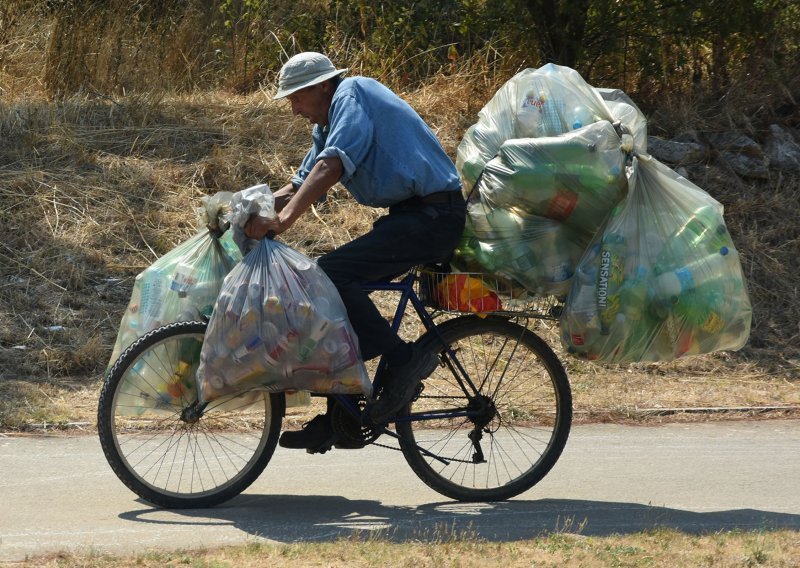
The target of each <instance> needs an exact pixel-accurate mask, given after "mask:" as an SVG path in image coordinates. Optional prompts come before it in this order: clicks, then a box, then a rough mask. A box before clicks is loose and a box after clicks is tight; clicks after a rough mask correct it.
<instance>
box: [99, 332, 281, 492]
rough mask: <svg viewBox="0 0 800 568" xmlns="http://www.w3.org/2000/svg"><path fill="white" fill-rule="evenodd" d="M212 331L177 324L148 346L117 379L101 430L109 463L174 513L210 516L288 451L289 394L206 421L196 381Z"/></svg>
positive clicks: (220, 410) (105, 397) (231, 408)
mask: <svg viewBox="0 0 800 568" xmlns="http://www.w3.org/2000/svg"><path fill="white" fill-rule="evenodd" d="M205 330H206V324H205V323H202V322H180V323H173V324H169V325H166V326H164V327H161V328H159V329H156V330H154V331H152V332H150V333H148V334H147V335H145V336H143V337H141V338H140V339H138V340H137V341H136V342H135V343H133V344H132V345H131V346H130V347H128V349H126V350H125V352H123V354H122V355H121V356H120V358H119V359H118V360H117V361H116V363H115V364H114V366H113V367H112V369H111V371H110V372H109V374H108V376H107V378H106V381H105V383H104V384H103V388H102V391H101V394H100V401H99V405H98V414H97V427H98V432H99V435H100V443H101V445H102V447H103V452H104V453H105V455H106V459H107V460H108V463H109V464H110V465H111V468H112V469H113V470H114V473H116V474H117V477H119V478H120V480H121V481H122V482H123V483H124V484H125V485H126V486H128V487H129V488H130V489H131V490H132V491H133V492H134V493H136V494H137V495H139V496H140V497H142V498H143V499H146V500H147V501H149V502H151V503H153V504H155V505H158V506H161V507H166V508H187V507H210V506H212V505H216V504H219V503H221V502H223V501H226V500H228V499H230V498H232V497H234V496H236V495H238V494H239V493H241V492H242V491H244V489H246V488H247V487H248V486H249V485H250V484H251V483H252V482H253V481H255V480H256V478H257V477H258V476H259V475H260V474H261V472H262V471H263V470H264V468H265V467H266V465H267V463H268V462H269V460H270V458H271V457H272V454H273V453H274V451H275V447H276V445H277V442H278V434H279V433H280V427H281V420H282V417H283V407H284V402H283V401H284V398H283V394H272V395H270V394H269V393H266V392H263V391H249V392H246V393H243V394H241V395H238V396H236V397H227V398H224V399H220V400H215V401H212V402H210V403H209V404H208V405H207V406H206V407H205V409H204V410H203V412H202V414H201V415H200V416H199V418H198V417H197V416H196V415H195V416H192V414H191V412H189V411H187V410H186V409H187V408H189V407H191V405H192V404H193V403H194V401H195V400H196V395H197V393H196V388H195V374H196V372H197V367H198V365H199V360H200V349H201V347H202V343H203V337H204V335H205Z"/></svg>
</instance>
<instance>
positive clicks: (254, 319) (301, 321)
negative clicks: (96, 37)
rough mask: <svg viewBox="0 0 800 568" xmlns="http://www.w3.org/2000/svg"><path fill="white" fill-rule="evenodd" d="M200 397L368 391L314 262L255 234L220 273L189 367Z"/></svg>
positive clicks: (348, 330) (338, 304)
mask: <svg viewBox="0 0 800 568" xmlns="http://www.w3.org/2000/svg"><path fill="white" fill-rule="evenodd" d="M197 382H198V390H199V395H200V399H201V400H203V401H206V402H208V401H211V400H214V399H217V398H219V397H221V396H224V395H228V394H233V393H237V392H243V391H247V390H250V389H254V388H262V389H266V390H269V391H273V392H284V391H296V390H299V391H311V392H316V393H339V394H365V395H369V394H370V393H371V383H370V380H369V375H368V373H367V370H366V367H365V365H364V362H363V361H362V360H361V355H360V351H359V348H358V340H357V338H356V336H355V333H354V332H353V329H352V326H351V325H350V322H349V321H348V319H347V311H346V309H345V307H344V304H343V303H342V300H341V298H340V297H339V293H338V291H337V290H336V288H335V287H334V285H333V283H332V282H331V281H330V279H329V278H328V277H327V275H326V274H325V273H324V272H323V271H322V269H320V268H319V267H318V266H317V264H316V263H315V262H314V261H312V260H310V259H309V258H307V257H305V256H304V255H302V254H301V253H299V252H297V251H296V250H294V249H292V248H291V247H289V246H287V245H285V244H283V243H280V242H278V241H274V240H269V239H263V240H261V241H260V242H258V244H257V245H256V246H255V248H253V249H252V250H251V251H250V252H249V253H248V254H247V255H246V256H245V257H244V259H243V260H242V262H240V263H239V264H238V265H237V266H236V267H235V268H234V269H233V270H232V271H231V273H230V274H229V275H228V277H227V278H226V279H225V283H224V284H223V286H222V290H221V292H220V295H219V298H218V299H217V302H216V304H215V306H214V313H213V315H212V317H211V321H210V322H209V325H208V331H207V332H206V338H205V341H204V343H203V348H202V351H201V353H200V368H199V369H198V372H197Z"/></svg>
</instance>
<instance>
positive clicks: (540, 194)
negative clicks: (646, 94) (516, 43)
mask: <svg viewBox="0 0 800 568" xmlns="http://www.w3.org/2000/svg"><path fill="white" fill-rule="evenodd" d="M615 113H616V114H615ZM628 125H629V126H628ZM645 143H646V121H645V119H644V116H643V115H642V114H641V112H640V111H639V110H638V108H636V106H635V105H634V104H633V103H632V102H631V101H630V99H628V98H627V97H626V96H625V95H624V93H622V92H621V91H608V90H604V91H602V92H601V91H599V90H597V89H594V88H593V87H591V86H590V85H588V84H587V83H586V82H585V81H584V80H583V79H582V78H581V76H580V75H579V74H578V73H577V72H576V71H574V70H573V69H570V68H568V67H561V66H557V65H553V64H548V65H545V66H544V67H541V68H539V69H526V70H524V71H522V72H520V73H518V74H517V75H516V76H514V77H513V78H512V79H511V80H509V81H508V82H507V83H506V84H505V85H504V86H503V87H502V88H501V89H500V90H499V91H498V92H497V93H496V94H495V96H494V97H493V98H492V100H490V101H489V103H488V104H487V105H486V106H485V107H484V108H483V109H482V110H481V112H480V113H479V121H478V123H477V124H475V125H474V126H473V127H471V128H470V129H469V130H468V131H467V133H466V134H465V136H464V139H463V140H462V142H461V144H460V145H459V148H458V153H457V159H456V165H457V166H458V168H459V171H460V172H461V176H462V179H463V182H464V185H465V187H466V188H467V189H468V190H469V201H470V202H471V203H472V204H475V203H478V204H480V207H471V208H470V209H469V211H468V213H469V217H470V220H471V221H472V223H471V224H469V223H468V231H467V233H466V234H465V237H466V238H467V242H466V243H465V246H462V247H460V248H459V252H464V251H466V253H467V254H466V256H467V257H469V259H470V260H474V259H478V264H479V265H480V266H481V267H482V269H483V270H485V271H488V272H490V273H494V274H497V275H505V276H510V277H512V278H514V279H515V280H517V281H518V282H519V283H520V284H522V285H523V286H524V287H525V288H526V289H527V290H528V291H529V292H531V293H533V294H537V295H541V294H555V295H559V296H563V295H564V293H565V291H566V289H567V288H568V286H569V282H568V280H569V278H571V276H572V273H573V272H574V265H575V264H576V263H577V261H578V259H579V258H580V255H581V253H582V252H583V250H584V249H585V247H586V246H587V245H588V244H589V242H590V241H591V239H592V238H593V236H594V234H595V233H596V231H597V229H598V228H599V227H600V226H601V225H602V223H603V221H604V220H605V218H606V216H607V215H608V214H609V212H610V211H611V209H612V208H613V207H614V206H615V205H616V204H617V203H619V201H620V200H621V199H622V198H623V197H624V196H625V193H626V191H627V179H626V176H625V163H626V160H627V155H628V152H630V151H631V150H632V149H633V148H634V145H635V144H641V145H642V147H643V146H644V144H645ZM492 210H497V211H498V212H499V213H500V214H501V215H502V214H504V213H503V212H504V211H511V212H513V213H515V214H516V215H518V216H521V217H523V218H526V219H533V218H538V219H539V220H538V221H536V224H537V225H538V228H539V230H537V231H531V232H525V233H523V232H520V231H517V232H516V233H514V231H513V230H508V231H504V232H503V233H502V235H499V236H498V235H494V236H491V237H490V238H489V239H486V238H484V237H485V235H483V234H481V232H480V230H478V231H477V232H476V231H474V230H473V234H472V235H470V234H469V227H470V225H472V226H473V227H474V226H476V225H481V224H482V222H483V219H482V218H481V217H485V216H486V214H487V213H486V212H490V211H492ZM530 224H531V223H530V222H528V223H526V224H525V229H527V228H528V227H529V226H530ZM559 225H560V226H561V227H559ZM544 228H546V229H547V230H544ZM470 236H474V237H477V241H478V242H476V243H473V244H474V245H475V246H474V247H472V248H471V247H470V246H469V237H470ZM551 237H556V239H555V240H553V239H552V238H551ZM498 238H501V239H502V240H503V241H504V242H497V241H498ZM533 238H535V239H536V241H534V240H532V239H533ZM534 253H538V256H537V255H536V254H534ZM532 255H533V256H532ZM491 257H494V258H491ZM555 258H558V259H560V260H559V262H558V266H561V267H566V268H567V269H566V270H562V271H560V272H559V271H556V273H554V272H553V260H554V259H555ZM543 262H549V263H550V264H549V265H548V264H542V263H543ZM455 263H456V265H457V266H458V265H459V263H460V264H461V265H462V266H464V265H465V264H468V262H466V261H465V259H464V258H463V257H462V258H456V261H455ZM531 263H534V266H528V265H529V264H531ZM523 265H524V266H523ZM564 274H567V276H566V280H562V279H561V278H560V276H561V275H564Z"/></svg>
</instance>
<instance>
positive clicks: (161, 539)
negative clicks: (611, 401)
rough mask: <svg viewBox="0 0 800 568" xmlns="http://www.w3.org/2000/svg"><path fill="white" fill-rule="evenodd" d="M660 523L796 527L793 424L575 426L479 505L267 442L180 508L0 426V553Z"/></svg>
mask: <svg viewBox="0 0 800 568" xmlns="http://www.w3.org/2000/svg"><path fill="white" fill-rule="evenodd" d="M662 526H666V527H674V528H677V529H680V530H683V531H686V532H691V533H701V532H707V531H718V530H727V529H735V528H741V529H758V528H777V527H786V528H793V529H797V530H800V421H794V420H793V421H789V420H787V421H763V422H758V421H757V422H727V423H708V424H672V425H665V426H653V427H631V426H617V425H594V426H582V427H575V428H574V429H573V433H572V436H571V437H570V440H569V442H568V444H567V448H566V450H565V452H564V454H563V456H562V457H561V459H560V460H559V462H558V463H557V464H556V466H555V468H554V469H553V470H552V471H551V473H550V474H549V475H548V476H547V477H546V478H545V479H544V480H543V481H542V482H541V483H539V485H537V486H536V487H534V488H533V489H532V490H530V491H528V492H527V493H524V494H523V495H521V496H520V497H518V498H516V499H514V500H512V501H508V502H505V503H493V504H462V503H458V502H454V501H450V500H447V499H445V498H443V497H441V496H440V495H438V494H437V493H435V492H433V491H432V490H430V489H428V487H427V486H426V485H424V484H423V483H422V482H421V481H420V480H418V479H417V478H416V477H415V476H414V474H413V472H412V471H411V469H410V468H409V467H408V466H407V465H406V464H405V461H404V460H403V457H402V455H401V454H400V453H399V452H394V451H391V450H388V449H382V448H374V447H371V448H367V449H364V450H358V451H352V450H351V451H347V450H335V451H333V452H331V453H328V454H326V455H321V456H310V455H307V454H305V453H304V452H302V451H290V450H284V449H281V448H278V450H277V452H276V454H275V457H274V458H273V461H272V462H271V463H270V465H269V467H268V468H267V470H266V471H265V472H264V474H263V475H262V476H261V478H260V479H259V480H258V481H257V482H256V483H255V484H254V485H253V486H252V487H251V488H250V489H249V490H248V491H247V492H246V493H244V494H242V495H241V496H239V497H237V498H235V499H233V500H231V501H229V502H228V503H227V504H225V505H224V506H220V507H217V508H213V509H206V510H188V511H180V512H175V511H165V510H159V509H155V508H153V507H151V506H149V505H148V504H147V503H145V502H143V501H141V500H139V499H138V498H137V497H136V496H135V495H134V494H133V493H131V492H130V491H129V490H128V489H127V488H126V487H125V486H124V485H122V483H121V482H119V481H118V480H117V478H116V477H115V476H114V474H113V472H112V471H111V469H110V468H109V467H108V465H107V464H106V462H105V458H104V457H103V454H102V451H101V449H100V445H99V442H98V441H97V438H96V437H94V436H71V437H39V436H37V437H30V436H3V435H0V561H14V560H21V559H24V558H25V557H30V556H33V555H39V554H43V553H48V552H55V551H67V550H73V551H77V550H82V551H100V552H111V553H129V552H137V551H138V552H141V551H144V550H149V549H179V548H193V547H211V546H216V545H227V544H235V543H246V542H252V541H253V540H256V539H269V540H271V541H277V542H294V541H324V540H329V539H334V538H337V537H339V536H348V535H351V534H354V533H356V532H359V531H382V532H383V534H384V535H385V536H387V537H388V538H391V539H395V540H398V541H402V540H405V539H415V540H420V539H422V540H425V539H430V540H438V539H440V538H442V537H443V536H447V535H449V534H452V533H453V532H457V533H466V534H475V535H477V536H480V537H482V538H485V539H488V540H493V541H513V540H519V539H527V538H530V537H532V536H535V535H538V534H541V533H543V532H547V531H557V530H562V531H570V532H577V531H580V532H581V533H582V534H585V535H606V534H611V533H628V532H636V531H641V530H643V529H649V528H653V527H662Z"/></svg>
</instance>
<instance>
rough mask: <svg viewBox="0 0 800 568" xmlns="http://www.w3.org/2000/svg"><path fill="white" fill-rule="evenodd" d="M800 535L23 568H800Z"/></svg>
mask: <svg viewBox="0 0 800 568" xmlns="http://www.w3.org/2000/svg"><path fill="white" fill-rule="evenodd" d="M798 557H800V534H798V532H796V531H786V530H784V531H755V532H737V531H734V532H719V533H714V534H704V535H691V534H685V533H681V532H677V531H673V530H670V529H658V530H654V531H649V532H645V533H637V534H629V535H613V536H607V537H594V536H582V535H580V534H575V533H571V532H557V533H555V534H550V535H543V536H541V537H538V538H532V539H530V540H523V541H515V542H491V541H484V540H480V539H473V538H471V537H470V536H469V535H448V534H446V531H445V534H443V535H441V536H439V537H437V538H434V539H433V541H432V542H431V539H430V538H425V537H422V538H420V541H409V542H404V543H395V542H392V541H391V540H389V539H383V538H380V537H379V538H373V537H367V538H366V539H359V538H353V539H347V540H340V541H336V542H326V543H314V544H306V543H298V544H266V543H262V542H254V543H252V544H250V545H246V546H237V547H228V548H222V549H215V550H207V551H192V552H183V551H179V552H148V553H145V554H140V555H138V556H135V557H128V558H121V557H116V556H109V555H100V554H93V555H92V554H87V555H81V554H73V553H63V554H59V555H57V556H50V557H42V558H36V559H31V560H28V561H25V562H22V563H19V564H16V566H19V567H20V568H33V567H34V566H35V567H37V568H65V567H77V566H82V567H95V568H106V567H111V566H114V567H115V568H116V567H119V568H126V567H134V566H137V567H139V566H141V567H146V568H148V567H156V566H158V567H162V566H187V565H188V566H209V567H210V566H214V567H219V568H222V567H229V566H236V567H240V568H255V567H257V566H274V565H278V566H283V565H291V566H296V567H298V568H305V567H317V566H328V567H335V566H341V567H353V566H364V567H372V566H392V567H404V566H408V567H420V568H427V567H440V566H448V567H450V566H453V567H455V566H458V567H465V568H466V567H471V566H475V567H482V566H506V567H509V568H511V567H523V566H524V567H529V566H542V567H546V566H553V567H557V566H583V567H586V568H594V567H598V568H599V567H606V566H630V567H636V566H642V567H645V566H646V567H654V568H655V567H664V568H672V567H674V566H715V567H720V568H727V567H740V566H764V567H777V566H781V567H792V566H799V565H800V563H798Z"/></svg>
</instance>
